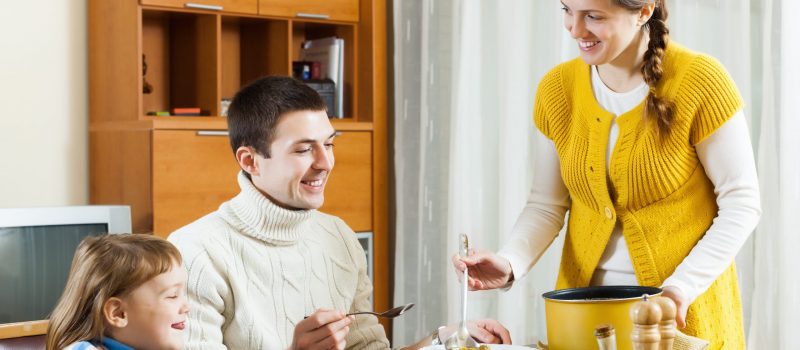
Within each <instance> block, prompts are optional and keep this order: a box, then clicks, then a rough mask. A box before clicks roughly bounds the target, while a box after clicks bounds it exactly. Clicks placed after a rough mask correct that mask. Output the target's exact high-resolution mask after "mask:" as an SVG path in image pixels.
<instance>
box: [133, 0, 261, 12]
mask: <svg viewBox="0 0 800 350" xmlns="http://www.w3.org/2000/svg"><path fill="white" fill-rule="evenodd" d="M141 4H142V5H154V6H166V7H177V8H189V9H199V10H212V11H224V12H238V13H253V14H255V13H258V0H141Z"/></svg>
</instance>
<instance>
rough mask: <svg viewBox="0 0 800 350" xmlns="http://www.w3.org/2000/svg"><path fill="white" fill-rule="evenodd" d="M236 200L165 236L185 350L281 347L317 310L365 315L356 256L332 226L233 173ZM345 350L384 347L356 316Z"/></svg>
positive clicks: (356, 248) (365, 281)
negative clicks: (182, 313) (183, 275)
mask: <svg viewBox="0 0 800 350" xmlns="http://www.w3.org/2000/svg"><path fill="white" fill-rule="evenodd" d="M238 181H239V186H240V187H241V193H239V195H237V196H236V197H234V198H233V199H231V200H230V201H228V202H225V203H223V204H222V205H221V206H220V208H219V210H217V211H216V212H213V213H211V214H208V215H206V216H205V217H203V218H200V219H199V220H197V221H195V222H193V223H191V224H189V225H187V226H185V227H183V228H181V229H179V230H178V231H176V232H174V233H173V234H172V235H170V237H169V240H170V241H171V242H172V243H174V244H175V245H176V246H177V247H178V249H179V250H180V251H181V253H182V254H183V259H184V264H185V266H186V269H187V270H188V272H189V281H188V296H189V303H190V306H191V310H190V311H189V319H188V321H187V326H188V327H187V331H186V341H187V342H186V348H187V349H225V348H229V349H237V350H238V349H286V348H288V347H289V346H290V345H291V343H292V336H293V333H294V328H295V326H296V325H297V323H298V322H300V321H302V320H303V317H304V316H307V315H310V314H312V313H313V312H314V311H315V310H317V309H319V308H333V309H337V310H341V311H347V312H353V311H365V310H370V309H371V306H370V302H369V297H370V295H371V293H372V283H371V282H370V280H369V277H368V276H367V266H366V258H365V255H364V251H363V249H362V248H361V246H360V245H359V243H358V240H357V239H356V237H355V234H354V233H353V231H352V230H351V229H350V228H349V227H348V226H347V225H346V224H345V223H344V222H343V221H342V220H341V219H339V218H337V217H335V216H330V215H326V214H323V213H320V212H318V211H316V210H309V211H292V210H287V209H284V208H281V207H279V206H277V205H275V204H274V203H272V202H271V201H270V200H269V199H268V198H267V197H265V196H264V195H263V194H262V193H261V192H259V191H258V189H256V188H255V187H254V186H253V184H252V183H251V182H250V180H249V179H247V178H246V177H245V176H244V175H243V174H239V177H238ZM346 340H347V348H348V349H388V348H389V341H388V340H387V339H386V334H385V332H384V330H383V327H382V326H381V325H380V324H379V323H378V321H377V319H376V318H375V317H374V316H357V317H356V319H355V321H354V322H353V324H351V325H350V333H349V334H348V336H347V339H346Z"/></svg>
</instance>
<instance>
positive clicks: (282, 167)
mask: <svg viewBox="0 0 800 350" xmlns="http://www.w3.org/2000/svg"><path fill="white" fill-rule="evenodd" d="M335 136H336V131H335V130H334V129H333V126H332V125H331V122H330V121H329V120H328V114H327V113H325V111H295V112H290V113H286V114H284V115H282V116H281V117H280V119H279V120H278V125H277V126H276V127H275V138H274V139H273V141H272V144H271V145H269V148H268V149H269V150H270V158H264V157H262V156H261V155H259V154H255V156H254V161H255V164H254V165H255V167H256V168H257V173H251V178H252V181H253V184H254V185H255V186H256V188H258V189H259V190H260V191H261V192H262V193H264V194H265V195H266V196H267V197H269V198H270V199H272V201H273V202H275V204H277V205H279V206H281V207H284V208H287V209H318V208H319V207H321V206H322V203H323V202H324V201H325V195H324V191H325V184H326V183H327V182H328V175H329V174H330V172H331V170H333V162H334V159H333V139H334V137H335Z"/></svg>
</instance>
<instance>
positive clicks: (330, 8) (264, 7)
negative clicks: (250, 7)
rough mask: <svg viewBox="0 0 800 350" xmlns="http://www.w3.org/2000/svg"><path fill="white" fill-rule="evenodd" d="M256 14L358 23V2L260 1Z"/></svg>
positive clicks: (313, 0) (347, 0)
mask: <svg viewBox="0 0 800 350" xmlns="http://www.w3.org/2000/svg"><path fill="white" fill-rule="evenodd" d="M258 13H259V14H262V15H267V16H282V17H299V18H310V19H329V20H333V21H346V22H358V0H325V1H319V0H261V1H259V3H258Z"/></svg>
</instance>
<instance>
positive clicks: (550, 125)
mask: <svg viewBox="0 0 800 350" xmlns="http://www.w3.org/2000/svg"><path fill="white" fill-rule="evenodd" d="M563 66H564V65H563V64H562V65H558V66H556V67H555V68H553V69H552V70H550V71H549V72H548V73H547V74H545V75H544V77H542V80H541V81H540V82H539V87H538V88H537V90H536V97H535V98H534V104H533V122H534V123H535V124H536V128H538V129H539V131H541V132H542V134H543V135H544V136H546V137H547V138H549V139H551V140H552V139H553V136H554V135H562V134H565V133H564V132H563V130H561V129H562V128H563V127H565V126H566V123H559V122H556V121H553V120H551V118H553V116H556V115H563V113H564V111H566V110H567V108H568V106H567V99H566V94H565V93H564V86H563V84H562V76H561V74H562V71H563Z"/></svg>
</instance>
